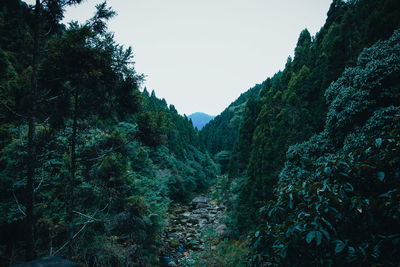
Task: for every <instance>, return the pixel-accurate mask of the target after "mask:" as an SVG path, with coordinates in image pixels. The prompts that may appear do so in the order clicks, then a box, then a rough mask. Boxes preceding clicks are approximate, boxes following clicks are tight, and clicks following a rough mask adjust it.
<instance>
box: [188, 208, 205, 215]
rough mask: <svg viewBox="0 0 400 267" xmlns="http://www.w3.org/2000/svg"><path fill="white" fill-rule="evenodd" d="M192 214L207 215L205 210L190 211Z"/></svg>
mask: <svg viewBox="0 0 400 267" xmlns="http://www.w3.org/2000/svg"><path fill="white" fill-rule="evenodd" d="M192 213H194V214H202V213H208V210H207V209H205V208H201V209H195V210H194V211H192Z"/></svg>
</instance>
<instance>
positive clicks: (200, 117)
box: [188, 112, 215, 130]
mask: <svg viewBox="0 0 400 267" xmlns="http://www.w3.org/2000/svg"><path fill="white" fill-rule="evenodd" d="M188 118H189V119H190V120H192V123H193V126H194V127H195V128H196V129H198V130H201V129H203V127H204V126H205V125H206V124H207V123H209V122H210V121H211V120H212V119H214V118H215V116H211V115H208V114H205V113H202V112H196V113H193V114H191V115H189V116H188Z"/></svg>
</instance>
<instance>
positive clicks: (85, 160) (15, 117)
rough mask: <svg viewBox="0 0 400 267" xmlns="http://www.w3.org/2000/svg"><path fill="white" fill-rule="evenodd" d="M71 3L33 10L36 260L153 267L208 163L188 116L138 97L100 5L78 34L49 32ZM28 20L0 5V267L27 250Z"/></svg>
mask: <svg viewBox="0 0 400 267" xmlns="http://www.w3.org/2000/svg"><path fill="white" fill-rule="evenodd" d="M77 2H79V1H46V2H45V5H44V6H42V7H43V9H42V13H43V14H41V18H42V23H41V26H42V27H43V28H45V26H47V25H52V27H49V28H51V29H52V30H51V31H50V32H49V33H48V34H47V35H43V39H42V40H41V47H42V48H43V50H45V51H46V53H41V54H40V55H39V60H38V69H39V72H38V85H39V86H38V94H37V99H36V100H37V101H36V109H37V110H36V114H35V116H36V118H35V120H36V121H37V123H36V124H35V125H33V127H34V130H35V133H36V134H35V139H34V143H35V157H34V158H35V160H34V161H33V164H34V170H35V173H34V175H33V186H34V192H33V193H34V199H35V201H34V203H33V204H34V209H33V211H34V218H35V219H34V225H33V228H34V237H35V250H36V251H35V252H36V256H37V257H42V256H47V255H57V256H61V257H65V258H70V259H73V260H74V261H77V262H79V263H81V264H82V265H84V266H125V265H129V266H155V265H157V263H158V256H159V255H157V253H158V249H157V248H158V246H159V245H160V244H159V243H158V242H159V240H158V237H159V234H160V233H161V232H162V231H163V230H164V226H165V224H166V216H167V213H168V209H169V205H170V203H171V202H172V201H187V200H189V199H190V198H191V196H192V195H193V194H195V193H197V192H200V191H202V190H205V189H207V187H208V186H209V185H210V183H211V181H212V178H213V177H214V176H215V172H216V166H215V165H214V163H213V162H212V159H211V157H210V156H209V155H208V154H207V153H206V152H205V151H204V149H203V148H201V146H200V141H199V137H198V133H197V131H196V130H195V129H194V128H193V126H192V124H191V122H190V121H189V120H188V119H187V118H186V117H182V116H180V115H179V114H178V113H177V111H176V109H175V108H174V107H173V106H170V107H168V106H167V103H166V101H165V100H163V99H158V98H157V97H156V96H155V93H154V92H153V93H152V94H151V95H149V94H148V93H147V91H145V92H143V93H140V92H139V90H138V88H139V85H140V83H141V81H142V75H139V74H137V73H136V72H135V69H134V68H133V65H132V49H131V48H127V49H126V48H124V47H123V46H121V45H119V44H117V43H116V42H115V40H114V37H113V34H112V33H110V32H108V31H107V20H108V19H110V18H111V17H112V16H113V15H114V12H113V11H112V10H111V9H110V8H109V7H107V6H106V4H105V3H102V4H100V5H98V6H97V13H96V14H95V16H94V17H93V18H92V19H90V20H89V21H87V22H86V23H84V24H83V25H79V24H78V23H76V22H74V23H71V24H70V25H69V26H68V27H66V26H64V25H61V24H58V20H59V19H60V18H61V15H62V9H63V8H64V7H65V5H66V4H68V3H77ZM31 13H32V10H30V9H29V8H28V6H26V5H25V4H23V3H21V2H19V1H17V0H9V1H5V2H4V1H2V2H1V4H0V32H1V33H2V35H1V36H0V44H1V49H0V74H1V75H0V77H1V78H0V96H1V106H0V135H1V144H0V150H1V157H0V166H1V168H0V213H1V216H0V236H1V238H0V253H1V254H0V265H2V266H3V265H4V266H9V265H13V264H15V263H18V262H21V261H24V254H26V253H27V251H26V243H27V242H26V237H25V236H26V233H27V222H26V221H27V220H26V217H27V213H28V212H27V207H28V206H29V204H30V203H32V202H30V200H29V198H28V194H27V193H28V189H27V179H26V176H27V167H26V166H27V164H28V162H29V161H30V160H31V159H30V158H29V157H28V153H27V151H28V140H27V139H28V135H29V130H28V129H29V127H28V118H29V116H31V113H30V109H29V108H27V107H26V103H30V102H31V99H30V98H29V97H30V95H31V94H30V92H29V88H30V77H31V76H32V67H31V66H30V61H31V60H27V59H26V58H25V57H28V58H29V57H32V55H31V54H30V53H29V51H32V48H31V46H32V37H31V35H32V33H33V30H32V29H31V28H32V25H31V24H32V14H31ZM50 13H51V14H53V15H55V17H48V15H49V14H50ZM9 22H13V23H14V24H15V26H16V27H15V30H13V29H12V28H11V26H10V25H9V24H10V23H9ZM40 31H42V29H40ZM11 40H13V41H12V42H10V41H11ZM19 49H20V50H19Z"/></svg>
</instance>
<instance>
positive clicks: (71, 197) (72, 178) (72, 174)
mask: <svg viewBox="0 0 400 267" xmlns="http://www.w3.org/2000/svg"><path fill="white" fill-rule="evenodd" d="M78 101H79V87H77V88H76V89H75V94H74V109H73V122H72V135H71V140H70V158H71V165H70V181H69V189H70V190H68V194H69V199H68V210H67V216H68V218H67V222H68V225H69V228H68V238H69V242H70V244H69V254H70V256H72V254H73V251H72V239H73V226H72V220H73V211H72V210H73V207H74V187H75V185H76V137H77V132H78V108H79V103H78Z"/></svg>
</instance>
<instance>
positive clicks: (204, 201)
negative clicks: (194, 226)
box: [190, 196, 208, 206]
mask: <svg viewBox="0 0 400 267" xmlns="http://www.w3.org/2000/svg"><path fill="white" fill-rule="evenodd" d="M190 204H191V205H192V206H197V205H198V204H208V198H206V197H204V196H200V197H195V198H194V199H193V200H192V202H191V203H190Z"/></svg>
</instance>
